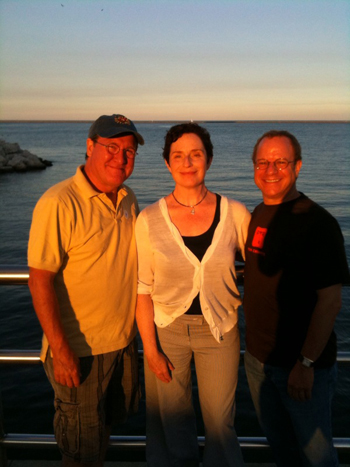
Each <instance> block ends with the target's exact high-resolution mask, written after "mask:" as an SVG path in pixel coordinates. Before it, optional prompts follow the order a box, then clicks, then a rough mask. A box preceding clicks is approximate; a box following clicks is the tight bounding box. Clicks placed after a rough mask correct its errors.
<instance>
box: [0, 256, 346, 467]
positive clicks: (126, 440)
mask: <svg viewBox="0 0 350 467" xmlns="http://www.w3.org/2000/svg"><path fill="white" fill-rule="evenodd" d="M239 276H240V277H239V280H240V281H243V268H240V270H239ZM28 278H29V272H28V268H24V267H16V266H11V267H8V266H2V265H0V285H23V284H27V283H28ZM139 354H140V355H141V356H142V355H143V351H142V350H139ZM243 354H244V351H241V356H243ZM337 361H338V363H344V364H349V363H350V352H338V355H337ZM7 364H10V365H14V364H25V365H28V364H34V365H37V364H40V351H39V350H6V349H3V350H0V365H7ZM238 440H239V443H240V445H241V447H242V448H243V449H248V450H249V451H250V450H261V449H262V450H267V449H268V448H269V444H268V442H267V440H266V438H264V437H254V436H253V437H238ZM204 443H205V438H204V436H198V444H199V446H200V447H201V448H203V447H204ZM334 445H335V447H336V448H337V449H338V450H346V452H347V453H350V438H334ZM109 446H110V448H112V449H129V450H144V449H145V446H146V437H145V436H116V435H112V436H111V438H110V442H109ZM26 447H37V448H43V447H56V440H55V437H54V435H53V434H26V433H5V432H4V428H3V417H2V400H1V394H0V467H6V466H7V458H6V449H7V448H26Z"/></svg>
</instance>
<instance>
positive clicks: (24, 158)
mask: <svg viewBox="0 0 350 467" xmlns="http://www.w3.org/2000/svg"><path fill="white" fill-rule="evenodd" d="M51 165H52V162H50V161H46V160H44V159H41V157H38V156H36V155H35V154H32V153H30V152H29V151H27V150H25V149H24V150H23V149H21V148H20V147H19V145H18V144H17V143H7V142H6V141H4V140H2V139H0V174H1V173H8V172H26V171H27V170H43V169H46V167H51Z"/></svg>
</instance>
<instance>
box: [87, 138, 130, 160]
mask: <svg viewBox="0 0 350 467" xmlns="http://www.w3.org/2000/svg"><path fill="white" fill-rule="evenodd" d="M95 143H96V144H100V145H101V146H104V147H105V148H107V150H108V152H109V153H110V154H112V155H113V156H115V155H116V154H118V153H119V152H120V147H119V146H118V145H117V144H114V143H111V144H102V143H99V142H98V141H95ZM124 153H125V155H126V157H127V158H128V159H135V157H136V156H137V152H136V151H135V149H124Z"/></svg>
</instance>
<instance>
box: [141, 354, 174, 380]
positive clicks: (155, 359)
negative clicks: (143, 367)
mask: <svg viewBox="0 0 350 467" xmlns="http://www.w3.org/2000/svg"><path fill="white" fill-rule="evenodd" d="M146 358H147V362H148V366H149V369H150V370H151V371H153V373H154V374H155V375H156V377H157V378H158V379H160V380H161V381H163V383H170V381H171V379H172V376H171V372H172V371H173V370H175V367H174V366H173V365H172V363H171V362H170V360H169V359H168V358H167V357H166V356H165V355H164V354H162V353H161V352H159V351H158V350H156V351H155V352H153V353H152V355H146Z"/></svg>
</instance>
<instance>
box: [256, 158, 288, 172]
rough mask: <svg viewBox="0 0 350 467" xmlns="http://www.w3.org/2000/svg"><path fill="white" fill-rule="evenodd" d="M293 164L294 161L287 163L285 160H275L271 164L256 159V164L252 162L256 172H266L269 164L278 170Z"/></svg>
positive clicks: (264, 160)
mask: <svg viewBox="0 0 350 467" xmlns="http://www.w3.org/2000/svg"><path fill="white" fill-rule="evenodd" d="M294 162H296V161H287V159H276V160H275V161H273V162H269V161H268V160H266V159H258V160H257V161H256V162H254V165H255V167H256V170H266V169H267V168H268V166H269V164H273V165H274V166H275V167H276V169H278V170H283V169H286V168H287V167H288V165H289V164H294Z"/></svg>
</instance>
